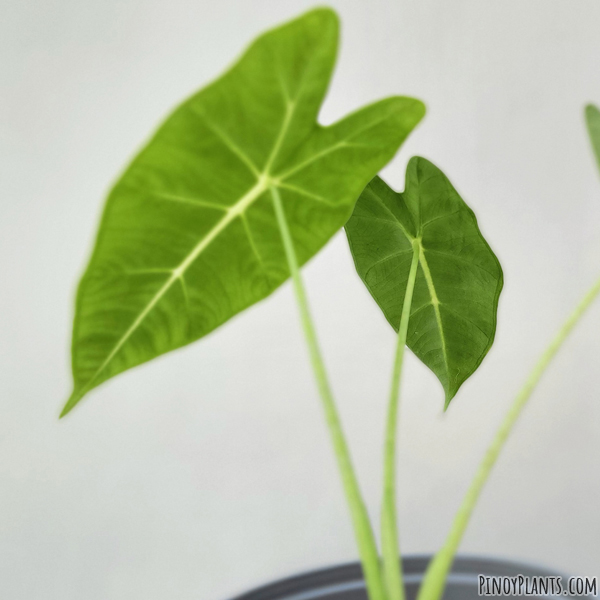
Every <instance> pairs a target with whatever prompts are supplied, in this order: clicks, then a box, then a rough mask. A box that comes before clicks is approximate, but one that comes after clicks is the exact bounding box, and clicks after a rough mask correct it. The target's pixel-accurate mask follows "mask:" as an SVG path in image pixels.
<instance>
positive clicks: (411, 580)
mask: <svg viewBox="0 0 600 600" xmlns="http://www.w3.org/2000/svg"><path fill="white" fill-rule="evenodd" d="M430 558H431V557H429V556H408V557H407V558H405V559H404V561H403V565H404V583H405V585H406V592H407V600H414V599H415V598H416V595H417V590H418V588H419V585H420V583H421V580H422V579H423V574H424V572H425V568H426V567H427V563H428V562H429V560H430ZM480 574H481V575H486V576H508V577H515V576H518V575H523V576H525V577H532V576H543V577H548V576H554V577H556V576H561V575H562V574H560V573H555V572H553V571H548V570H547V569H542V568H539V567H534V566H531V565H527V564H523V563H518V562H509V561H504V560H496V559H491V558H478V557H477V558H476V557H458V558H457V559H456V560H455V561H454V566H453V568H452V573H451V574H450V576H449V577H448V582H447V586H446V591H445V593H444V600H475V599H476V598H477V599H479V598H483V597H484V596H479V594H478V583H479V575H480ZM567 582H568V577H565V576H564V575H563V576H562V585H563V587H566V585H567ZM527 597H528V598H531V599H532V600H536V599H538V598H539V599H542V598H544V599H545V600H548V599H549V598H558V596H550V595H543V594H540V595H530V596H527ZM571 597H572V596H568V595H563V596H562V598H571ZM579 598H591V596H579ZM317 599H318V600H367V594H366V591H365V585H364V582H363V578H362V570H361V567H360V565H359V563H351V564H347V565H341V566H338V567H331V568H328V569H323V570H319V571H312V572H310V573H305V574H303V575H297V576H295V577H290V578H288V579H282V580H280V581H276V582H275V583H271V584H268V585H266V586H263V587H260V588H257V589H255V590H252V591H250V592H247V593H246V594H243V595H241V596H238V597H237V598H235V599H234V600H317Z"/></svg>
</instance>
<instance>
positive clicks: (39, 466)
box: [0, 0, 600, 600]
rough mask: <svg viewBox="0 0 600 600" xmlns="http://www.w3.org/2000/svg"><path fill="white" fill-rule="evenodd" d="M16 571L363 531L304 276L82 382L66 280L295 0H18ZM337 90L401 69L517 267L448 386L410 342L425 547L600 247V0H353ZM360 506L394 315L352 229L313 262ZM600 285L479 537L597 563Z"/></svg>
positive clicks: (410, 476) (52, 587)
mask: <svg viewBox="0 0 600 600" xmlns="http://www.w3.org/2000/svg"><path fill="white" fill-rule="evenodd" d="M1 4H2V6H1V13H2V19H1V20H0V52H1V57H2V59H1V64H0V78H1V79H0V86H1V90H0V92H1V93H0V107H1V114H0V117H1V123H0V127H1V129H0V176H1V195H0V253H1V254H0V361H1V362H0V365H1V366H0V370H1V377H0V403H1V404H0V409H1V410H0V597H2V598H3V599H7V600H38V599H39V600H54V599H57V600H58V599H60V600H82V599H83V600H107V599H108V600H136V599H144V600H158V599H161V600H162V599H165V598H169V599H182V600H183V599H192V598H202V599H208V600H211V599H214V600H219V599H221V600H225V599H226V598H228V597H229V596H232V595H233V594H235V593H238V592H241V591H243V590H245V589H247V588H249V587H251V586H254V585H257V584H259V583H263V582H265V581H267V580H271V579H274V578H277V577H280V576H284V575H288V574H292V573H294V572H298V571H302V570H306V569H310V568H314V567H320V566H324V565H328V564H333V563H339V562H342V561H350V560H354V559H355V558H356V550H355V546H354V541H353V537H352V533H351V529H350V526H349V521H348V516H347V511H346V507H345V504H344V500H343V497H342V494H341V491H340V485H339V481H338V477H337V473H336V470H335V465H334V462H333V459H332V455H331V452H330V447H329V441H328V438H327V434H326V430H325V427H324V424H323V420H322V416H321V409H320V405H319V400H318V398H317V395H316V393H315V386H314V384H313V381H312V379H311V373H310V371H309V368H308V361H307V357H306V352H305V348H304V345H303V340H302V338H301V335H300V330H299V325H298V319H297V315H296V310H295V306H294V302H293V297H292V294H291V289H290V287H289V285H286V286H284V287H283V288H282V289H281V290H280V291H278V292H277V293H275V294H274V295H273V296H272V297H270V298H269V299H268V300H267V301H265V302H263V303H261V304H260V305H257V306H255V307H254V308H252V309H251V310H248V311H247V312H246V313H244V314H243V315H242V316H240V317H238V318H235V319H233V320H232V321H230V322H229V323H228V324H227V325H226V326H224V327H222V328H221V329H220V330H218V331H217V332H215V333H214V334H212V335H210V336H209V337H208V338H207V339H205V340H202V341H201V342H200V343H197V344H195V345H193V346H191V347H189V348H186V349H183V350H181V351H178V352H175V353H173V354H171V355H169V356H166V357H164V358H161V359H160V360H157V361H154V362H153V363H150V364H148V365H146V366H144V367H141V368H138V369H136V370H135V371H131V372H129V373H127V374H125V375H122V376H120V377H119V378H117V379H115V380H114V381H112V382H110V383H108V384H106V385H104V386H103V387H102V388H100V389H98V390H97V391H96V392H94V393H93V394H90V396H89V398H88V399H87V400H86V401H85V402H84V403H83V404H82V405H81V406H79V407H78V408H77V410H75V411H74V412H73V413H72V415H70V416H69V418H68V419H66V420H64V421H61V422H58V420H57V415H58V412H59V410H60V407H61V405H62V403H63V402H64V400H65V399H66V398H67V396H68V393H69V392H70V375H69V337H70V324H71V319H72V312H73V309H72V303H73V294H74V288H75V284H76V281H77V279H78V276H79V274H80V273H81V271H82V268H83V267H84V265H85V261H86V258H87V255H88V253H89V251H90V246H91V241H92V239H93V235H94V231H95V228H96V225H97V219H98V216H99V213H100V210H101V205H102V198H103V196H104V194H105V192H106V190H107V188H108V186H109V184H110V182H111V181H112V180H114V178H115V177H116V176H117V174H118V172H119V171H120V169H121V168H122V166H123V165H124V163H125V162H126V161H127V160H128V159H129V158H130V157H131V155H132V153H133V152H134V151H135V150H136V149H137V148H138V147H139V146H140V144H141V143H142V142H143V141H144V140H145V139H146V138H147V136H148V135H149V133H150V131H151V130H152V129H153V128H154V126H155V125H156V124H157V123H158V122H159V121H160V120H161V119H162V118H163V116H164V115H165V114H166V113H167V112H168V111H169V110H170V109H171V108H172V107H173V106H174V105H175V104H177V103H178V102H179V101H180V100H181V99H182V98H184V97H185V96H186V95H188V94H190V93H191V92H192V91H194V90H195V89H197V88H199V87H200V86H202V85H203V84H204V83H205V82H208V81H210V80H211V79H212V78H214V77H215V76H217V75H218V74H219V73H220V72H221V71H222V70H223V69H224V68H225V67H226V66H227V65H229V64H230V63H231V62H232V61H233V60H234V59H235V58H236V57H237V56H238V55H239V53H240V52H241V50H242V49H243V48H244V46H245V45H246V44H247V43H248V42H249V41H250V40H251V39H252V38H253V37H254V36H255V35H256V34H258V33H259V32H261V31H263V30H264V29H265V28H267V27H270V26H272V25H275V24H277V23H279V22H281V21H283V20H286V19H288V18H290V17H292V16H295V15H296V14H298V13H299V12H301V11H302V10H304V9H305V8H308V7H310V6H311V3H310V2H305V1H301V0H297V1H291V0H290V1H287V0H285V1H284V0H277V1H267V0H253V1H252V2H242V1H240V0H238V1H234V0H220V1H219V2H216V1H211V2H207V1H206V0H194V1H192V0H171V1H170V2H159V1H157V0H151V1H147V0H146V1H142V0H137V1H136V0H125V1H124V0H118V1H117V0H105V1H103V2H92V1H91V0H54V1H50V0H48V1H41V0H19V1H16V0H10V1H9V0H2V3H1ZM333 4H334V5H335V6H336V7H337V9H338V10H339V13H340V15H341V18H342V21H343V39H342V47H341V53H340V59H339V63H338V68H337V71H336V74H335V77H334V80H333V83H332V87H331V92H330V94H329V96H328V99H327V101H326V103H325V106H324V108H323V113H322V120H323V122H331V121H332V120H335V119H337V118H339V117H341V116H342V115H344V114H345V113H346V112H348V111H350V110H353V109H355V108H357V107H358V106H360V105H362V104H364V103H367V102H370V101H372V100H375V99H377V98H380V97H383V96H386V95H390V94H398V93H400V94H405V95H413V96H416V97H419V98H422V99H423V100H424V101H425V102H426V103H427V107H428V115H427V117H426V119H425V120H424V121H423V123H422V125H421V126H420V127H419V128H418V129H417V130H416V131H415V132H414V133H413V135H412V136H411V137H410V138H409V140H408V141H407V142H406V143H405V145H404V147H403V149H402V150H401V152H400V154H399V155H398V156H397V158H396V159H395V161H394V162H393V163H392V164H391V165H390V166H389V167H388V168H387V169H386V171H385V174H386V177H387V178H388V180H389V181H390V183H392V184H393V185H394V186H395V187H396V188H397V189H401V188H402V187H403V180H404V174H403V172H404V167H405V164H406V162H407V160H408V158H409V157H410V156H412V155H414V154H420V155H423V156H425V157H427V158H429V159H430V160H432V161H433V162H434V163H435V164H437V165H438V166H440V167H441V168H442V169H443V170H444V171H445V172H446V173H447V174H448V176H449V177H450V179H451V180H452V181H453V183H454V184H455V186H456V187H457V188H458V190H459V191H460V192H461V194H462V195H463V197H464V198H465V199H466V200H467V202H469V203H470V205H471V206H472V207H473V208H474V209H475V211H476V212H477V215H478V217H479V221H480V225H481V228H482V230H483V232H484V234H485V235H486V237H487V239H488V240H489V242H490V244H491V245H492V247H493V248H494V250H495V251H496V252H497V254H498V256H499V258H500V260H501V262H502V264H503V267H504V271H505V279H506V285H505V289H504V292H503V294H502V297H501V301H500V313H499V326H498V332H497V338H496V343H495V345H494V347H493V349H492V351H491V352H490V354H489V355H488V357H487V358H486V360H485V361H484V363H483V365H482V366H481V368H480V370H479V371H478V373H477V374H476V375H475V376H474V377H473V378H472V379H471V380H470V381H469V382H467V384H465V385H464V387H463V389H462V390H461V392H460V394H459V395H458V396H457V397H456V399H455V400H454V402H453V404H452V406H451V409H450V410H449V412H448V413H447V414H443V413H442V405H443V395H442V390H441V388H440V386H439V384H438V382H437V380H436V379H435V377H434V376H433V375H432V374H431V373H429V372H428V371H427V370H426V369H425V368H424V367H423V366H422V365H421V364H420V363H419V362H418V361H417V360H416V359H415V358H414V357H412V356H410V357H409V358H408V360H407V364H406V380H405V386H404V398H403V404H402V417H401V418H402V424H401V449H400V450H401V470H400V473H399V496H400V523H401V526H402V547H403V549H404V551H405V552H406V553H415V552H419V553H420V552H429V551H432V550H434V549H435V548H436V547H437V546H438V545H439V544H440V542H441V541H442V539H443V538H444V536H445V534H446V531H447V528H448V525H449V523H450V519H451V516H452V514H453V512H454V510H455V509H456V507H457V505H458V503H459V501H460V498H461V496H462V494H463V492H464V490H465V488H466V486H467V483H468V481H469V478H470V476H471V475H472V473H473V471H474V469H475V467H476V465H477V462H478V460H479V457H480V456H481V453H482V451H483V450H484V448H485V446H486V445H487V443H488V441H489V440H490V438H491V436H492V434H493V431H494V430H495V427H496V425H497V423H498V422H499V419H500V418H501V417H502V415H503V414H504V412H505V411H506V409H507V407H508V405H509V403H510V401H511V399H512V397H513V396H514V394H515V392H516V391H517V390H518V388H519V386H520V385H521V383H522V382H523V380H524V378H525V376H526V374H527V372H528V371H529V369H530V368H531V366H532V364H533V362H534V361H535V359H536V358H537V356H538V355H539V353H540V352H541V350H542V349H543V348H544V346H545V345H546V343H547V342H548V341H549V339H550V337H551V335H552V334H553V332H554V331H555V330H556V329H557V328H558V327H559V325H560V323H561V322H562V321H563V319H564V318H565V317H566V315H567V314H568V312H569V311H570V310H571V308H572V307H573V306H574V305H575V303H576V302H577V301H578V299H579V298H580V297H581V296H582V294H583V293H584V291H585V290H586V289H587V288H588V287H590V286H591V284H592V282H593V281H594V280H595V279H596V278H597V277H598V275H599V273H600V178H599V177H598V173H597V172H596V168H595V164H594V162H593V159H592V156H591V153H590V149H589V143H588V140H587V137H586V132H585V128H584V122H583V117H582V109H583V106H584V104H585V103H586V102H589V101H594V100H595V101H596V102H597V103H599V104H600V69H599V66H600V33H599V32H600V4H599V3H598V2H596V1H594V0H588V1H584V0H579V1H577V2H574V1H570V2H567V1H562V2H561V1H558V0H553V1H550V0H539V1H533V0H528V1H527V2H524V1H523V0H498V1H496V0H494V1H492V0H486V1H481V0H453V1H451V2H449V1H444V0H436V1H423V0H419V1H417V0H411V1H407V0H393V1H392V0H388V1H384V0H379V1H373V0H370V1H368V2H367V1H363V2H359V1H358V0H356V1H350V0H346V1H343V0H340V1H337V2H333ZM304 273H305V278H306V282H307V286H308V290H309V294H310V299H311V303H312V306H313V310H314V314H315V318H316V321H317V325H318V328H319V332H320V337H321V340H322V343H323V347H324V351H325V354H326V358H327V363H328V366H329V367H330V371H331V376H332V379H333V382H334V387H335V391H336V392H337V395H338V397H339V405H340V408H341V412H342V415H343V420H344V424H345V427H346V430H347V433H348V437H349V440H350V443H351V447H352V449H353V454H354V458H355V462H356V466H357V469H358V473H359V476H360V479H361V481H362V484H363V488H364V491H365V495H366V498H367V500H368V504H369V508H370V509H371V511H372V513H373V514H374V515H376V514H377V509H378V504H379V487H380V483H381V477H380V455H381V441H382V429H383V418H384V411H385V396H386V393H387V387H388V377H389V372H390V367H391V360H392V353H393V347H394V336H393V333H392V330H391V328H390V327H389V326H388V325H387V324H386V322H385V321H384V319H383V317H382V316H381V315H380V313H379V311H378V309H377V308H376V306H375V305H374V303H373V301H372V300H371V298H370V297H369V295H368V293H367V292H366V290H365V289H364V288H363V285H362V284H361V282H360V281H359V279H358V277H357V275H356V274H355V272H354V269H353V266H352V263H351V259H350V255H349V252H348V248H347V245H346V241H345V239H344V237H343V235H338V236H337V237H336V238H335V239H334V240H333V241H332V242H331V243H330V244H329V245H328V246H327V248H326V249H325V251H323V252H322V253H321V254H319V255H318V257H316V258H315V259H314V260H313V261H312V262H311V263H310V265H309V266H308V267H307V268H306V269H305V271H304ZM599 334H600V305H596V306H595V307H594V308H593V310H592V311H591V312H590V313H589V314H588V316H587V317H586V319H585V321H584V322H583V324H582V326H581V327H580V328H579V329H578V330H577V331H576V333H575V334H574V336H573V337H572V338H571V339H570V341H569V343H568V344H567V345H566V346H565V348H564V351H563V352H562V353H561V355H560V357H559V358H558V360H557V361H556V363H555V365H554V366H553V369H552V371H551V372H550V373H549V374H548V376H547V377H546V378H545V379H544V381H543V384H542V385H541V386H540V388H539V389H538V391H537V392H536V393H535V396H534V398H533V399H532V401H531V404H530V405H529V406H528V408H527V410H526V413H525V414H524V416H523V419H522V421H521V422H520V423H519V425H518V428H517V430H516V431H515V434H514V437H513V438H512V439H511V440H510V443H509V445H508V447H507V448H506V451H505V453H504V454H503V456H502V457H501V460H500V463H499V464H498V467H497V469H496V471H495V473H494V475H493V478H492V480H491V481H490V485H489V486H488V487H487V488H486V490H485V493H484V495H483V498H482V501H481V504H480V505H479V507H478V509H477V512H476V515H475V517H474V519H473V521H472V523H471V525H470V527H469V530H468V534H467V536H466V538H465V540H464V544H463V546H462V550H463V552H465V553H476V554H487V555H496V556H501V557H511V558H518V559H523V560H526V561H529V562H533V563H538V564H544V565H548V566H551V567H555V568H558V569H562V570H566V571H571V572H574V573H577V574H587V575H600V573H598V565H599V564H600V542H599V540H600V517H599V516H598V505H599V503H600V479H599V478H598V472H599V468H600V435H598V430H599V428H600V402H599V400H600V393H599V392H598V383H597V377H598V365H599V364H600V363H599V361H600V335H599Z"/></svg>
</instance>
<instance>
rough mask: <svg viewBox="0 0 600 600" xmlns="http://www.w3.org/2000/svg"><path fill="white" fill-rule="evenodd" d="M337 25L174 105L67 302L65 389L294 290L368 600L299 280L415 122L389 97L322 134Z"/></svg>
mask: <svg viewBox="0 0 600 600" xmlns="http://www.w3.org/2000/svg"><path fill="white" fill-rule="evenodd" d="M337 46H338V19H337V16H336V15H335V13H334V12H333V11H331V10H328V9H317V10H313V11H311V12H309V13H307V14H305V15H303V16H302V17H300V18H298V19H296V20H294V21H291V22H290V23H287V24H285V25H283V26H281V27H278V28H276V29H274V30H272V31H270V32H267V33H266V34H264V35H262V36H261V37H259V38H258V39H257V40H256V41H255V42H254V43H253V44H252V45H251V46H250V47H249V48H248V50H247V51H246V52H245V54H244V55H243V56H242V57H241V59H240V60H239V61H238V62H237V63H236V64H235V65H234V66H233V67H232V68H231V69H230V70H229V71H227V72H226V73H225V74H224V75H223V76H222V77H220V78H219V79H218V80H216V81H215V82H214V83H212V84H211V85H209V86H207V87H206V88H204V89H202V90H201V91H200V92H198V93H197V94H195V95H194V96H192V97H191V98H190V99H189V100H187V101H186V102H184V103H183V104H182V105H181V106H180V107H179V108H178V109H176V110H175V112H174V113H173V114H171V116H170V117H169V118H168V119H167V120H166V121H165V123H164V124H163V125H162V126H161V127H160V129H159V130H158V131H157V132H156V134H155V135H154V137H153V138H152V139H151V140H150V142H149V143H148V145H147V146H146V147H145V148H144V149H143V150H142V151H141V152H140V153H139V154H138V156H137V157H135V158H134V160H133V161H132V163H131V164H130V166H129V167H128V168H127V169H126V171H125V173H124V174H123V175H122V176H121V178H120V179H119V180H118V181H117V183H116V184H115V186H114V187H113V189H112V191H111V192H110V194H109V197H108V200H107V203H106V207H105V209H104V214H103V216H102V221H101V224H100V230H99V233H98V237H97V241H96V245H95V248H94V251H93V254H92V257H91V260H90V263H89V265H88V267H87V270H86V271H85V273H84V275H83V277H82V279H81V283H80V285H79V290H78V293H77V301H76V311H75V322H74V330H73V344H72V360H73V379H74V389H73V393H72V394H71V397H70V398H69V400H68V402H67V404H66V405H65V407H64V409H63V412H62V415H65V414H67V413H68V412H69V411H70V410H72V409H73V407H74V406H75V405H76V404H77V403H78V402H79V401H80V400H81V399H82V398H83V396H84V395H85V394H87V393H88V392H89V391H90V390H92V389H93V388H95V387H96V386H98V385H100V384H101V383H102V382H104V381H106V380H107V379H109V378H111V377H113V376H115V375H117V374H119V373H121V372H123V371H125V370H127V369H129V368H131V367H134V366H136V365H139V364H141V363H144V362H146V361H148V360H151V359H152V358H155V357H157V356H159V355H161V354H164V353H165V352H168V351H170V350H173V349H175V348H179V347H181V346H184V345H185V344H188V343H190V342H193V341H194V340H197V339H199V338H201V337H202V336H204V335H206V334H207V333H209V332H210V331H212V330H213V329H215V328H216V327H218V326H219V325H221V324H222V323H224V322H225V321H227V320H228V319H229V318H231V317H232V316H233V315H235V314H236V313H238V312H240V311H241V310H243V309H245V308H247V307H248V306H250V305H252V304H254V303H255V302H257V301H259V300H261V299H263V298H265V297H266V296H267V295H269V294H270V293H271V292H273V291H274V290H275V289H276V288H277V287H278V286H279V285H281V284H282V283H283V282H284V281H285V280H286V279H287V278H288V277H289V276H290V274H291V275H292V277H293V279H294V285H295V289H296V291H297V295H298V300H299V305H300V309H301V316H302V322H303V325H304V329H305V331H306V335H307V340H308V343H309V349H310V352H311V358H312V362H313V365H314V368H315V374H316V378H317V381H318V385H319V391H320V393H321V396H322V399H323V405H324V410H325V413H326V418H327V423H328V425H329V427H330V430H331V436H332V441H333V445H334V449H335V452H336V457H337V459H338V463H339V467H340V471H341V473H342V481H343V485H344V489H345V492H346V495H347V499H348V503H349V505H350V509H351V515H352V519H353V523H354V527H355V532H356V536H357V539H358V543H359V549H360V554H361V558H362V560H363V566H364V571H365V578H366V581H367V585H368V588H369V593H370V595H371V597H372V599H373V600H381V599H382V598H383V597H384V592H383V588H382V584H381V581H380V577H379V564H378V556H377V550H376V546H375V541H374V537H373V534H372V531H371V528H370V524H369V520H368V517H367V514H366V510H365V507H364V504H363V502H362V498H361V495H360V492H359V489H358V484H357V482H356V477H355V475H354V471H353V469H352V464H351V461H350V456H349V452H348V449H347V447H346V442H345V439H344V436H343V434H342V430H341V425H340V423H339V419H338V416H337V411H336V408H335V405H334V403H333V398H332V395H331V391H330V389H329V385H328V382H327V379H326V376H325V370H324V367H323V362H322V360H321V357H320V353H319V350H318V346H317V342H316V335H315V332H314V328H313V326H312V322H311V320H310V315H309V313H308V306H307V303H306V298H305V294H304V290H303V287H302V283H301V280H300V276H299V272H298V269H299V266H301V265H302V264H304V263H305V262H306V261H307V260H308V259H310V258H311V257H312V256H313V255H314V254H316V253H317V252H318V251H319V250H320V249H321V248H322V247H323V246H324V244H325V243H326V242H327V241H328V240H329V239H330V238H331V237H332V236H333V235H334V234H335V233H336V232H337V231H339V230H340V228H341V227H342V226H343V225H344V223H345V222H346V221H347V220H348V217H349V216H350V214H351V213H352V210H353V207H354V204H355V202H356V199H357V198H358V196H359V194H360V193H361V191H362V190H363V188H364V187H365V185H366V184H367V183H368V182H369V181H370V180H371V179H372V177H373V176H374V175H375V174H376V173H377V172H378V171H379V170H380V169H381V168H382V167H383V166H384V165H385V164H386V163H387V162H388V161H389V160H390V159H391V158H392V157H393V156H394V154H395V153H396V151H397V150H398V148H399V146H400V144H401V143H402V142H403V141H404V139H405V138H406V137H407V135H408V134H409V133H410V132H411V130H412V129H413V128H414V127H415V126H416V124H417V123H418V122H419V121H420V119H421V118H422V117H423V114H424V112H425V108H424V105H423V104H422V103H421V102H420V101H418V100H414V99H412V98H405V97H393V98H388V99H386V100H382V101H380V102H377V103H375V104H372V105H370V106H367V107H366V108H363V109H361V110H359V111H357V112H355V113H353V114H351V115H349V116H347V117H346V118H344V119H342V120H341V121H338V122H337V123H334V124H333V125H330V126H328V127H323V126H320V125H319V124H318V122H317V117H318V112H319V109H320V107H321V103H322V101H323V98H324V96H325V93H326V91H327V86H328V84H329V80H330V78H331V74H332V70H333V67H334V63H335V58H336V52H337Z"/></svg>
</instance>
